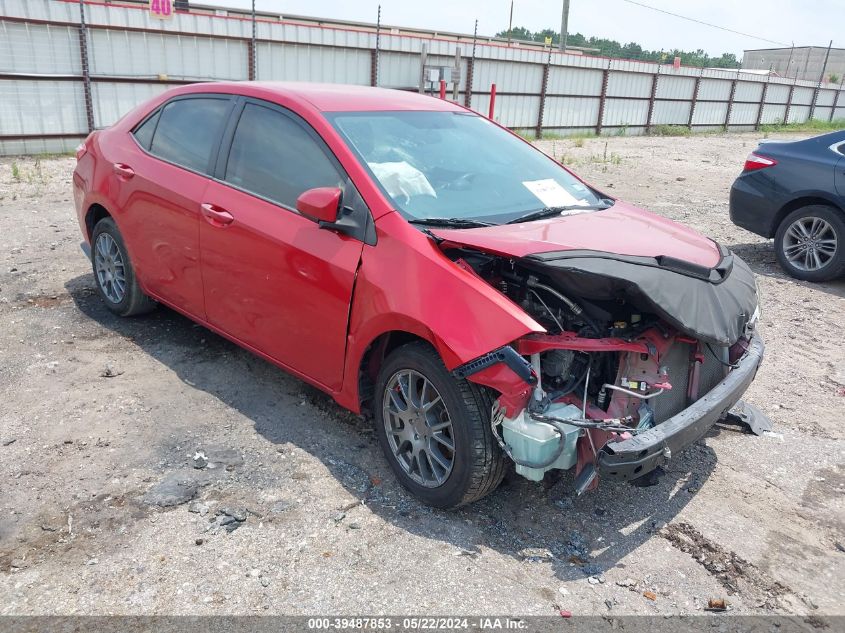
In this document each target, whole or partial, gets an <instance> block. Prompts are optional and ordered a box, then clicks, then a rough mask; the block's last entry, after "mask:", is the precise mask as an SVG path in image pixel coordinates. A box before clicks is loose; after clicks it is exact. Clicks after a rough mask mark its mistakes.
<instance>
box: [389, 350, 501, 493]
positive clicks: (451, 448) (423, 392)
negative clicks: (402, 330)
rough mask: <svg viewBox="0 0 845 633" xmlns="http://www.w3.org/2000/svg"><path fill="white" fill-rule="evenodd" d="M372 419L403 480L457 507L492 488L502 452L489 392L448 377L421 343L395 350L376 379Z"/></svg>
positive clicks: (498, 476)
mask: <svg viewBox="0 0 845 633" xmlns="http://www.w3.org/2000/svg"><path fill="white" fill-rule="evenodd" d="M375 393H376V402H377V405H376V406H375V407H374V408H375V427H376V433H377V435H378V437H379V443H380V444H381V447H382V450H383V451H384V454H385V456H386V457H387V461H388V462H389V463H390V467H391V469H392V470H393V472H394V473H395V474H396V477H397V478H398V479H399V481H400V483H401V484H402V485H403V486H404V487H405V488H407V489H408V490H409V491H410V492H411V493H413V494H414V496H416V497H417V498H419V499H420V500H421V501H423V502H425V503H427V504H428V505H431V506H434V507H437V508H455V507H458V506H461V505H464V504H466V503H471V502H472V501H476V500H478V499H480V498H481V497H483V496H485V495H487V494H488V493H490V492H492V491H493V490H494V489H495V488H496V486H498V485H499V483H500V482H501V480H502V477H503V476H504V472H505V465H506V462H505V459H504V456H503V455H502V453H501V450H500V449H499V446H498V445H497V444H496V442H495V440H494V438H493V435H492V433H491V430H490V411H491V407H492V404H493V402H492V398H491V395H490V393H489V392H488V391H487V390H486V389H483V388H481V387H479V386H478V385H474V384H472V383H470V382H467V381H466V380H459V379H457V378H455V377H453V376H452V375H451V374H450V373H449V372H448V371H447V370H446V367H444V365H443V362H442V361H441V360H440V357H439V356H438V355H437V353H436V352H435V351H434V350H433V349H432V348H431V347H429V346H428V345H426V344H424V343H410V344H408V345H403V346H402V347H400V348H398V349H396V350H395V351H394V352H392V353H391V354H390V355H389V356H388V357H387V359H385V362H384V363H383V365H382V367H381V369H380V371H379V375H378V378H377V379H376V391H375Z"/></svg>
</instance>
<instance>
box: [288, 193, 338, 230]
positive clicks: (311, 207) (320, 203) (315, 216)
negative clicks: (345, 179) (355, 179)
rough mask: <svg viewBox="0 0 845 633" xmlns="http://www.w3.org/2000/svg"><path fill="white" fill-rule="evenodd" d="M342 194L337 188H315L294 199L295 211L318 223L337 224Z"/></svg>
mask: <svg viewBox="0 0 845 633" xmlns="http://www.w3.org/2000/svg"><path fill="white" fill-rule="evenodd" d="M342 194H343V192H342V191H341V189H340V188H338V187H316V188H315V189H308V190H307V191H303V192H302V193H301V194H300V196H299V197H298V198H297V199H296V210H297V211H299V212H300V213H301V214H302V215H304V216H305V217H307V218H309V219H311V220H316V221H317V222H318V223H323V222H327V223H329V224H333V223H335V222H337V214H338V212H339V211H340V201H341V196H342Z"/></svg>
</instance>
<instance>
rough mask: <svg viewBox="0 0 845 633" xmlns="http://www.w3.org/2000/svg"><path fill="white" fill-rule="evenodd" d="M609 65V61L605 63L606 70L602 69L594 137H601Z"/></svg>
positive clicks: (608, 80)
mask: <svg viewBox="0 0 845 633" xmlns="http://www.w3.org/2000/svg"><path fill="white" fill-rule="evenodd" d="M610 64H611V60H608V62H607V68H605V69H604V73H603V74H602V79H601V94H600V95H599V115H598V118H597V119H596V136H601V128H602V125H603V123H604V104H605V101H607V84H608V83H609V82H610Z"/></svg>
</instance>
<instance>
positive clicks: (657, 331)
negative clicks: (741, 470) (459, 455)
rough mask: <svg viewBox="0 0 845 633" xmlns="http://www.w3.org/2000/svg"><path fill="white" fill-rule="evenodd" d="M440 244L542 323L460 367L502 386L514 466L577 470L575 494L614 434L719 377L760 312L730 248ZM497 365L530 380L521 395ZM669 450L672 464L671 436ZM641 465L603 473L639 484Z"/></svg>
mask: <svg viewBox="0 0 845 633" xmlns="http://www.w3.org/2000/svg"><path fill="white" fill-rule="evenodd" d="M444 252H445V253H446V254H447V256H448V257H450V259H452V260H453V261H454V262H455V263H456V264H457V265H458V266H460V267H462V268H464V269H465V270H467V271H469V272H471V273H472V274H474V275H477V276H479V277H481V278H482V279H483V280H484V281H486V282H487V283H489V284H490V285H492V286H493V287H495V288H496V289H498V290H499V291H500V292H501V293H502V294H503V295H505V296H506V297H508V298H509V299H510V300H511V301H513V302H514V303H515V304H517V305H518V306H520V308H522V309H523V310H524V311H525V312H526V313H527V314H529V315H530V316H531V317H533V318H534V319H535V320H536V321H537V322H538V323H540V324H541V325H542V326H543V327H544V328H545V329H546V331H547V333H546V334H533V335H528V336H526V337H525V338H522V339H520V340H518V341H515V342H514V344H513V345H512V346H511V348H503V349H502V350H497V352H495V353H491V354H488V355H487V357H483V358H481V359H478V360H477V361H474V362H473V363H470V364H468V365H466V366H464V367H462V368H459V370H458V373H459V375H461V374H462V375H464V376H465V377H469V378H470V379H473V380H476V381H477V382H482V383H484V384H487V385H488V386H490V387H492V388H494V389H497V390H498V391H500V392H501V396H500V398H499V399H498V400H497V404H496V406H495V407H494V411H493V419H492V426H493V432H494V435H495V437H496V439H497V441H498V442H499V445H500V447H501V448H502V450H503V451H505V453H507V454H508V455H509V456H510V457H511V458H512V459H513V460H514V461H515V462H516V465H517V472H519V473H520V474H522V475H524V476H525V477H527V478H529V479H532V480H540V479H542V478H543V476H544V474H545V472H546V471H548V470H551V469H568V468H572V467H573V466H576V473H577V475H578V477H577V479H576V489H577V492H579V493H581V492H583V491H584V490H586V489H588V488H590V487H592V486H593V485H595V483H596V476H597V470H596V466H597V465H598V462H599V453H600V451H604V452H605V453H608V454H611V455H612V454H613V452H614V448H613V447H614V446H615V443H616V442H619V441H621V440H628V439H632V438H636V437H637V436H638V435H640V434H644V433H646V432H647V431H649V430H651V429H655V428H659V427H660V425H661V424H662V423H664V422H666V421H667V420H669V419H670V418H673V416H678V415H679V414H682V412H684V410H685V409H687V408H688V407H690V406H691V405H692V404H693V403H696V402H697V401H699V400H700V399H701V398H702V397H703V396H704V395H705V394H707V393H708V392H710V391H711V389H713V388H714V387H716V386H717V385H718V384H719V383H720V382H722V381H723V380H724V379H725V378H726V376H727V375H728V373H729V372H730V371H731V370H732V369H734V368H736V367H737V366H738V362H739V360H740V359H741V358H742V357H743V356H744V355H745V353H746V351H747V349H748V346H749V341H750V339H751V337H752V335H753V329H754V325H755V322H756V319H757V315H758V311H757V296H756V284H755V282H754V278H753V274H752V273H751V272H750V271H749V270H748V268H747V266H746V265H745V264H744V263H743V262H742V261H741V260H738V259H737V260H736V261H734V260H733V257H732V256H731V255H727V257H724V258H723V260H722V263H721V264H720V266H719V267H717V268H716V269H713V270H708V269H697V267H695V266H691V265H689V264H686V263H684V262H680V263H679V262H676V261H672V262H660V261H656V262H655V260H651V262H643V261H632V260H637V259H644V258H617V257H616V256H610V255H608V256H607V257H601V256H600V255H597V254H594V253H590V254H585V253H558V254H547V255H545V256H530V257H527V258H521V259H512V258H506V257H503V256H498V255H493V254H487V253H482V252H480V251H477V250H474V249H470V248H461V247H453V248H445V249H444ZM725 253H727V252H726V251H725ZM652 262H654V263H652ZM655 279H656V281H655ZM658 286H662V288H661V289H660V290H655V287H658ZM496 363H499V367H501V365H502V364H504V365H507V366H508V367H509V368H510V369H511V370H512V371H513V372H514V373H515V374H517V375H519V376H521V377H522V378H523V381H524V384H523V389H522V390H521V391H520V392H519V393H518V394H517V393H513V392H508V391H507V390H506V389H503V388H502V380H501V369H499V370H498V374H499V375H498V376H495V377H494V376H493V375H492V372H493V371H494V370H493V369H492V368H493V366H494V365H496ZM754 369H755V371H756V366H755V368H754ZM485 372H486V373H488V374H490V375H484V374H485ZM472 376H475V377H474V378H473V377H472ZM733 404H734V402H731V403H729V405H730V406H732V405H733ZM718 413H719V414H720V415H722V414H723V413H724V412H722V411H719V412H718ZM708 427H709V425H708ZM705 431H706V429H705ZM694 439H697V438H693V441H694ZM664 444H665V442H664ZM663 451H664V455H663V456H662V458H663V461H664V463H665V461H666V460H668V459H669V458H670V457H671V449H670V447H669V446H668V444H666V445H665V446H664V447H663ZM643 457H645V455H643ZM652 461H655V460H652ZM640 466H642V467H641V469H640V470H639V471H638V470H637V466H633V467H632V468H631V469H628V470H625V472H624V473H622V472H621V471H619V472H610V473H608V474H609V475H610V476H618V477H619V478H622V479H628V480H636V479H638V478H639V477H641V476H643V475H645V474H647V473H648V472H650V471H651V470H654V468H651V469H649V468H646V467H645V466H644V465H640Z"/></svg>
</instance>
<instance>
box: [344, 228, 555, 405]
mask: <svg viewBox="0 0 845 633" xmlns="http://www.w3.org/2000/svg"><path fill="white" fill-rule="evenodd" d="M376 234H377V240H378V246H377V248H374V247H367V246H365V247H364V252H363V253H362V255H361V266H360V268H359V270H358V277H357V280H356V283H355V291H354V293H353V297H352V306H351V310H350V315H349V335H348V339H347V354H346V366H345V370H344V381H343V382H344V387H343V391H342V393H341V394H338V396H337V399H338V401H339V402H340V403H341V404H342V405H344V406H346V407H348V408H350V409H353V410H355V411H357V410H358V409H359V401H358V371H359V368H360V366H361V360H362V358H363V356H364V354H365V352H366V350H367V348H368V347H369V346H370V344H371V343H372V342H373V341H374V340H376V339H377V338H378V337H379V336H380V335H382V334H385V333H386V332H391V331H404V332H410V333H412V334H415V335H416V336H419V337H421V338H423V339H425V340H427V341H429V342H430V343H431V344H432V345H433V346H434V347H435V349H436V350H437V352H438V353H439V354H440V357H441V358H442V359H443V363H444V364H445V365H446V368H447V369H449V370H450V371H451V370H452V369H454V368H455V367H457V366H459V365H462V364H464V363H467V362H469V361H471V360H473V359H475V358H478V357H479V356H481V355H483V354H486V353H487V352H489V351H491V350H494V349H497V348H499V347H501V346H503V345H507V344H509V343H511V342H512V341H514V340H516V339H518V338H520V337H522V336H525V335H526V334H529V333H532V332H537V333H542V332H545V331H546V330H545V328H543V326H541V325H540V324H539V323H537V322H536V321H535V320H534V319H532V318H531V317H530V316H529V315H528V314H526V313H525V312H524V311H523V310H522V309H521V308H520V307H519V306H517V305H516V304H515V303H513V302H512V301H510V300H509V299H508V298H507V297H505V296H504V295H502V294H501V293H500V292H498V291H497V290H496V289H495V288H493V287H491V286H490V285H489V284H488V283H487V282H485V281H484V280H483V279H480V278H479V277H477V276H476V275H475V274H473V273H472V272H469V271H467V270H464V269H463V268H461V267H460V266H458V265H457V264H455V263H454V262H452V261H451V260H449V259H448V258H447V257H446V256H445V255H444V254H443V253H442V252H441V250H440V249H439V248H438V247H437V245H436V244H435V242H434V241H433V240H432V239H431V238H430V237H428V236H427V235H425V234H424V233H422V232H421V231H419V230H417V229H416V228H414V227H413V226H411V225H409V224H408V223H407V222H406V221H405V220H404V219H403V218H402V217H401V216H400V215H399V214H397V213H389V214H387V215H385V216H383V217H381V218H379V219H378V220H377V221H376Z"/></svg>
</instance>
